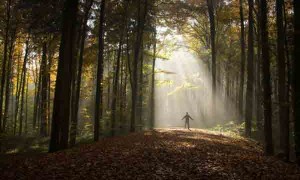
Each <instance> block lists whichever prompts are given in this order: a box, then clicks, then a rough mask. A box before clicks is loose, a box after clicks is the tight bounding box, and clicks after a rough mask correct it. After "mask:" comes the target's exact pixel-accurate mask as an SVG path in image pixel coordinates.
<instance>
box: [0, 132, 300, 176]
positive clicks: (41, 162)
mask: <svg viewBox="0 0 300 180" xmlns="http://www.w3.org/2000/svg"><path fill="white" fill-rule="evenodd" d="M7 156H9V161H5V162H1V163H0V174H1V176H0V179H6V180H7V179H300V169H299V168H298V167H297V166H296V165H295V164H288V163H284V162H282V161H280V160H279V159H277V158H275V157H267V156H264V155H263V151H262V149H261V147H260V146H259V145H258V143H256V142H254V141H251V140H247V139H244V138H241V137H230V136H226V135H220V134H217V133H213V132H208V131H204V130H196V129H192V131H188V130H183V129H157V130H155V131H146V132H139V133H132V134H129V135H126V136H119V137H111V138H105V139H102V140H100V141H99V142H98V143H94V144H86V145H81V146H79V147H75V148H72V149H68V150H65V151H61V152H57V153H52V154H42V155H38V156H32V157H26V156H23V157H22V156H16V155H7Z"/></svg>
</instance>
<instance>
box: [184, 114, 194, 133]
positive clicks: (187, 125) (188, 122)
mask: <svg viewBox="0 0 300 180" xmlns="http://www.w3.org/2000/svg"><path fill="white" fill-rule="evenodd" d="M183 119H185V124H184V128H186V127H187V128H188V130H190V119H191V120H194V119H193V118H192V117H191V116H190V115H189V113H188V112H186V115H185V116H184V117H183V118H182V119H181V120H183Z"/></svg>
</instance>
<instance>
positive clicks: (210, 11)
mask: <svg viewBox="0 0 300 180" xmlns="http://www.w3.org/2000/svg"><path fill="white" fill-rule="evenodd" d="M207 7H208V14H209V23H210V38H211V39H210V41H211V42H210V43H211V56H212V58H211V73H212V113H213V114H215V113H216V90H217V79H216V78H217V77H216V75H217V74H216V73H217V72H216V68H217V67H216V66H217V60H216V40H215V39H216V30H215V15H214V5H213V1H212V0H207Z"/></svg>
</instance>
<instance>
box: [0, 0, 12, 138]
mask: <svg viewBox="0 0 300 180" xmlns="http://www.w3.org/2000/svg"><path fill="white" fill-rule="evenodd" d="M6 18H7V19H6V22H5V25H6V26H5V35H4V50H3V61H2V74H1V86H0V132H2V131H3V129H4V125H3V112H2V110H3V103H4V102H3V101H4V89H5V80H6V73H7V69H6V68H7V53H8V45H9V29H10V18H11V0H7V5H6Z"/></svg>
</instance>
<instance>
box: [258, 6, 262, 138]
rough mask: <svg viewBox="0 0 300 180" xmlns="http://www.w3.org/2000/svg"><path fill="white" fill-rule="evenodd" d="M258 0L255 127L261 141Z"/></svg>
mask: <svg viewBox="0 0 300 180" xmlns="http://www.w3.org/2000/svg"><path fill="white" fill-rule="evenodd" d="M259 4H260V0H256V5H257V8H258V15H257V17H256V24H257V57H256V58H257V61H256V125H257V131H258V137H259V139H261V138H262V137H263V136H262V133H263V120H262V111H261V109H262V88H261V70H262V69H261V62H262V59H261V43H260V42H261V32H260V19H259V18H260V16H261V13H260V5H259Z"/></svg>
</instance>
